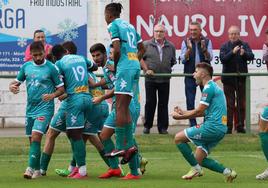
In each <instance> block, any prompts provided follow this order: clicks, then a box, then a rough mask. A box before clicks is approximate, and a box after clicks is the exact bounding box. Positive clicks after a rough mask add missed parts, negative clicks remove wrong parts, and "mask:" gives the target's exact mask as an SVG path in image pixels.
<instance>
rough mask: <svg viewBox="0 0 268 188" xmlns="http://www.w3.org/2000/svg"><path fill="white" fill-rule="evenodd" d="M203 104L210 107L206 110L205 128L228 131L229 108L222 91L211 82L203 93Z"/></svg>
mask: <svg viewBox="0 0 268 188" xmlns="http://www.w3.org/2000/svg"><path fill="white" fill-rule="evenodd" d="M200 103H201V104H204V105H206V106H208V108H207V109H206V110H205V120H204V126H210V128H217V129H221V130H223V131H226V130H227V126H226V124H227V108H226V100H225V96H224V93H223V91H222V89H221V88H220V87H219V86H218V85H217V84H216V83H215V82H213V81H212V80H210V81H209V82H208V83H207V84H206V85H205V86H204V89H203V91H202V98H201V101H200Z"/></svg>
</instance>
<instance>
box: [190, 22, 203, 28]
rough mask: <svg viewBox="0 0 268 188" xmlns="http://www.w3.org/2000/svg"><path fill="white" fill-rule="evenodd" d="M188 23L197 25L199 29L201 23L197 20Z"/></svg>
mask: <svg viewBox="0 0 268 188" xmlns="http://www.w3.org/2000/svg"><path fill="white" fill-rule="evenodd" d="M190 25H196V26H198V27H199V28H200V29H201V24H200V22H198V21H192V22H191V23H190Z"/></svg>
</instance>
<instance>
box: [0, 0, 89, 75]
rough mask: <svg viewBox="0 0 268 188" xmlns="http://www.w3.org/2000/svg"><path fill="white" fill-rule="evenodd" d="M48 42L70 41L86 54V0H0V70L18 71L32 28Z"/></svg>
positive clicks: (31, 37) (30, 40)
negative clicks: (42, 32)
mask: <svg viewBox="0 0 268 188" xmlns="http://www.w3.org/2000/svg"><path fill="white" fill-rule="evenodd" d="M37 29H41V30H43V31H44V32H45V35H46V42H47V43H49V44H52V45H54V44H57V43H62V42H64V41H70V40H72V41H73V42H74V43H75V44H76V45H77V47H78V53H79V54H81V55H85V56H86V54H87V1H85V0H0V71H18V70H19V68H20V67H21V65H22V64H23V63H24V52H25V49H26V47H27V46H28V45H29V44H31V42H32V41H33V40H32V39H33V33H34V31H35V30H37Z"/></svg>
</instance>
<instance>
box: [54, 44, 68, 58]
mask: <svg viewBox="0 0 268 188" xmlns="http://www.w3.org/2000/svg"><path fill="white" fill-rule="evenodd" d="M51 53H52V55H53V56H54V58H55V60H56V61H58V60H60V59H61V58H62V57H63V56H64V54H65V53H66V50H65V49H64V48H63V46H62V45H60V44H56V45H54V46H53V48H52V50H51Z"/></svg>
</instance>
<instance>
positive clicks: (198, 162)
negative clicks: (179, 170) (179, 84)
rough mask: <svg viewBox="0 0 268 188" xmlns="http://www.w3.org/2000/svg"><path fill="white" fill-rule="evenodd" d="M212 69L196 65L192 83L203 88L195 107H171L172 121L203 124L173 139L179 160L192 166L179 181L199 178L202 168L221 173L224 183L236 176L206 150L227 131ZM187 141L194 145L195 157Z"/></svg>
mask: <svg viewBox="0 0 268 188" xmlns="http://www.w3.org/2000/svg"><path fill="white" fill-rule="evenodd" d="M212 75H213V68H212V67H211V66H210V65H209V64H207V63H199V64H197V65H196V69H195V72H194V74H193V76H194V79H195V80H196V84H198V85H202V86H203V87H204V89H203V91H202V97H201V101H200V104H199V106H198V107H197V108H196V109H193V110H190V111H182V110H181V109H180V108H179V107H175V108H174V112H173V118H174V119H176V120H181V119H190V118H195V117H202V116H204V123H203V124H201V125H196V126H194V127H190V128H186V129H184V130H183V131H180V132H179V133H177V134H176V136H175V143H176V145H177V148H178V150H179V151H180V152H181V153H182V155H183V157H184V158H185V159H186V160H187V162H188V163H189V164H190V165H191V166H192V168H191V170H190V171H189V172H188V173H187V174H185V175H184V176H182V178H183V179H192V178H194V177H198V176H202V175H203V170H202V167H205V168H208V169H210V170H212V171H215V172H218V173H222V174H224V175H225V177H226V181H227V182H232V181H233V180H234V179H235V178H236V176H237V174H236V172H235V171H234V170H231V169H230V168H226V167H224V166H223V165H221V164H220V163H218V162H217V161H216V160H213V159H211V158H208V154H209V153H210V150H211V149H212V148H213V147H215V146H216V145H217V144H218V143H219V142H220V141H221V140H222V139H223V137H224V135H225V133H226V131H227V126H226V123H227V112H226V101H225V96H224V93H223V91H222V90H221V89H220V88H219V87H218V85H217V84H216V83H215V82H213V81H212ZM188 142H192V143H193V144H195V145H196V146H197V148H196V150H195V154H194V153H193V152H192V149H191V147H190V146H189V145H188Z"/></svg>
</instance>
